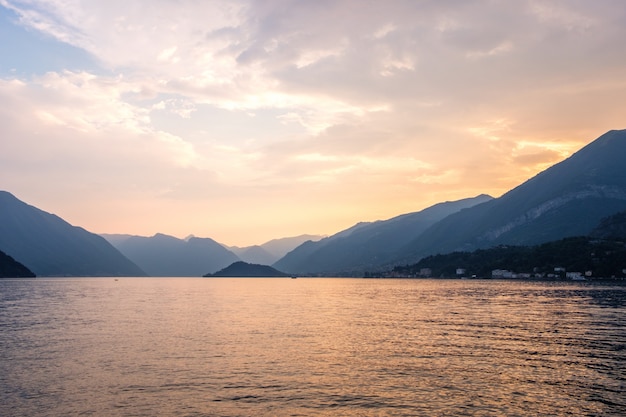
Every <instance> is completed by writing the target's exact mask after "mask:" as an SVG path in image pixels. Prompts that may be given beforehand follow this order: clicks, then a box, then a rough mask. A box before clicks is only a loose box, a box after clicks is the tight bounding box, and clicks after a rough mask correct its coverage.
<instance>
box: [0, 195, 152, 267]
mask: <svg viewBox="0 0 626 417" xmlns="http://www.w3.org/2000/svg"><path fill="white" fill-rule="evenodd" d="M0 250H2V251H4V252H5V253H6V254H8V255H10V256H11V257H13V258H14V259H15V260H17V261H18V262H20V263H22V264H24V265H25V266H27V267H28V268H29V269H30V270H31V271H33V272H34V273H35V274H37V275H39V276H145V273H144V272H143V271H142V270H141V269H140V268H139V267H137V265H135V264H133V263H132V262H131V261H129V260H128V259H126V258H125V257H124V256H123V255H122V254H121V253H119V252H118V251H117V250H116V249H115V248H114V247H113V246H111V245H110V244H109V243H108V242H107V241H106V240H104V239H103V238H102V237H100V236H98V235H96V234H93V233H90V232H88V231H86V230H85V229H83V228H80V227H75V226H72V225H71V224H69V223H67V222H66V221H64V220H63V219H61V218H60V217H57V216H55V215H53V214H50V213H46V212H45V211H42V210H39V209H38V208H36V207H33V206H30V205H28V204H26V203H24V202H22V201H20V200H18V199H17V198H15V197H14V196H13V195H12V194H10V193H8V192H6V191H0Z"/></svg>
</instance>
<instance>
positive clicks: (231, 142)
mask: <svg viewBox="0 0 626 417" xmlns="http://www.w3.org/2000/svg"><path fill="white" fill-rule="evenodd" d="M625 97H626V3H625V2H624V1H623V0H594V1H587V0H562V1H561V0H553V1H551V0H545V1H534V0H532V1H531V0H528V1H526V0H519V1H505V0H503V1H498V0H406V1H405V0H390V1H370V0H332V1H331V0H316V1H305V0H292V1H290V0H229V1H221V0H210V1H198V0H177V1H174V0H133V1H132V2H129V1H127V0H123V1H122V0H107V1H91V0H84V1H81V0H0V189H4V190H6V191H9V192H11V193H13V194H14V195H15V196H16V197H18V198H19V199H21V200H23V201H25V202H27V203H29V204H31V205H34V206H36V207H38V208H40V209H42V210H45V211H48V212H52V213H54V214H56V215H58V216H60V217H62V218H63V219H65V220H66V221H68V222H70V223H72V224H74V225H77V226H81V227H83V228H85V229H87V230H89V231H91V232H94V233H127V234H134V235H141V236H151V235H153V234H155V233H165V234H169V235H173V236H176V237H180V238H183V237H185V236H187V235H190V234H193V235H196V236H200V237H210V238H213V239H215V240H217V241H218V242H220V243H223V244H227V245H238V246H248V245H253V244H261V243H263V242H266V241H268V240H270V239H273V238H280V237H287V236H297V235H300V234H305V233H308V234H322V235H331V234H334V233H337V232H339V231H341V230H343V229H346V228H348V227H350V226H352V225H354V224H355V223H357V222H361V221H375V220H379V219H388V218H391V217H394V216H397V215H400V214H403V213H409V212H415V211H419V210H421V209H424V208H426V207H428V206H431V205H433V204H436V203H439V202H443V201H452V200H457V199H461V198H467V197H473V196H476V195H478V194H482V193H486V194H490V195H492V196H494V197H498V196H500V195H502V194H503V193H505V192H506V191H508V190H510V189H511V188H514V187H515V186H517V185H519V184H521V183H522V182H524V181H525V180H527V179H529V178H531V177H532V176H534V175H536V174H537V173H538V172H540V171H542V170H544V169H546V168H548V167H549V166H551V165H553V164H554V163H557V162H559V161H561V160H563V159H565V158H567V157H568V156H569V155H571V154H572V153H574V152H576V151H577V150H578V149H580V148H581V147H583V146H585V145H586V144H588V143H590V142H591V141H593V140H594V139H595V138H597V137H598V136H600V135H602V134H603V133H605V132H606V131H608V130H611V129H624V128H626V99H625Z"/></svg>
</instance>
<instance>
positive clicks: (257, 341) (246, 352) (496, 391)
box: [0, 278, 626, 416]
mask: <svg viewBox="0 0 626 417" xmlns="http://www.w3.org/2000/svg"><path fill="white" fill-rule="evenodd" d="M625 392H626V286H624V285H621V284H591V283H545V282H541V283H539V282H507V281H488V280H487V281H479V280H476V281H475V280H466V281H461V280H373V279H372V280H366V279H302V278H300V279H297V280H293V279H201V278H197V279H194V278H120V279H119V280H115V279H113V278H74V279H27V280H0V396H1V401H0V415H1V416H79V415H80V416H422V415H423V416H530V415H550V416H624V415H626V394H625Z"/></svg>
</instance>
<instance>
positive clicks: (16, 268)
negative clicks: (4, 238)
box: [0, 251, 35, 278]
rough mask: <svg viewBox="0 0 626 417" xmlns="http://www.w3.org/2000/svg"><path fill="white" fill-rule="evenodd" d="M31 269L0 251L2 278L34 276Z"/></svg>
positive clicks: (0, 273)
mask: <svg viewBox="0 0 626 417" xmlns="http://www.w3.org/2000/svg"><path fill="white" fill-rule="evenodd" d="M34 277H35V274H34V273H33V271H31V270H30V269H28V268H26V267H25V266H24V265H22V264H21V263H19V262H18V261H16V260H15V259H13V258H12V257H10V256H9V255H7V254H6V253H4V252H2V251H0V278H34Z"/></svg>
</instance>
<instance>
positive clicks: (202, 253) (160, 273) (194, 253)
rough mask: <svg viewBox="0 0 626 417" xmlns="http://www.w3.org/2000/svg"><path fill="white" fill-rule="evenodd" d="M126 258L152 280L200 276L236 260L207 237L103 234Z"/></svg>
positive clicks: (158, 234) (236, 258) (234, 256)
mask: <svg viewBox="0 0 626 417" xmlns="http://www.w3.org/2000/svg"><path fill="white" fill-rule="evenodd" d="M103 236H104V237H106V238H107V239H108V240H109V242H111V243H112V244H113V245H114V246H115V247H116V248H117V249H118V250H119V251H120V252H121V253H122V254H124V255H125V256H126V257H127V258H128V259H130V260H132V261H133V262H135V263H136V264H137V265H139V266H140V267H141V268H142V269H143V270H144V271H146V272H147V273H148V275H150V276H155V277H199V276H202V274H206V273H207V271H209V272H211V271H217V270H219V269H220V268H224V267H225V266H227V265H230V264H231V263H233V262H235V261H238V260H239V258H238V257H237V255H235V254H234V253H232V252H230V251H229V250H227V249H226V248H224V247H223V246H222V245H220V244H219V243H217V242H216V241H214V240H213V239H209V238H197V237H190V238H188V239H178V238H175V237H173V236H167V235H164V234H160V233H157V234H156V235H154V236H152V237H142V236H124V235H103Z"/></svg>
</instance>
